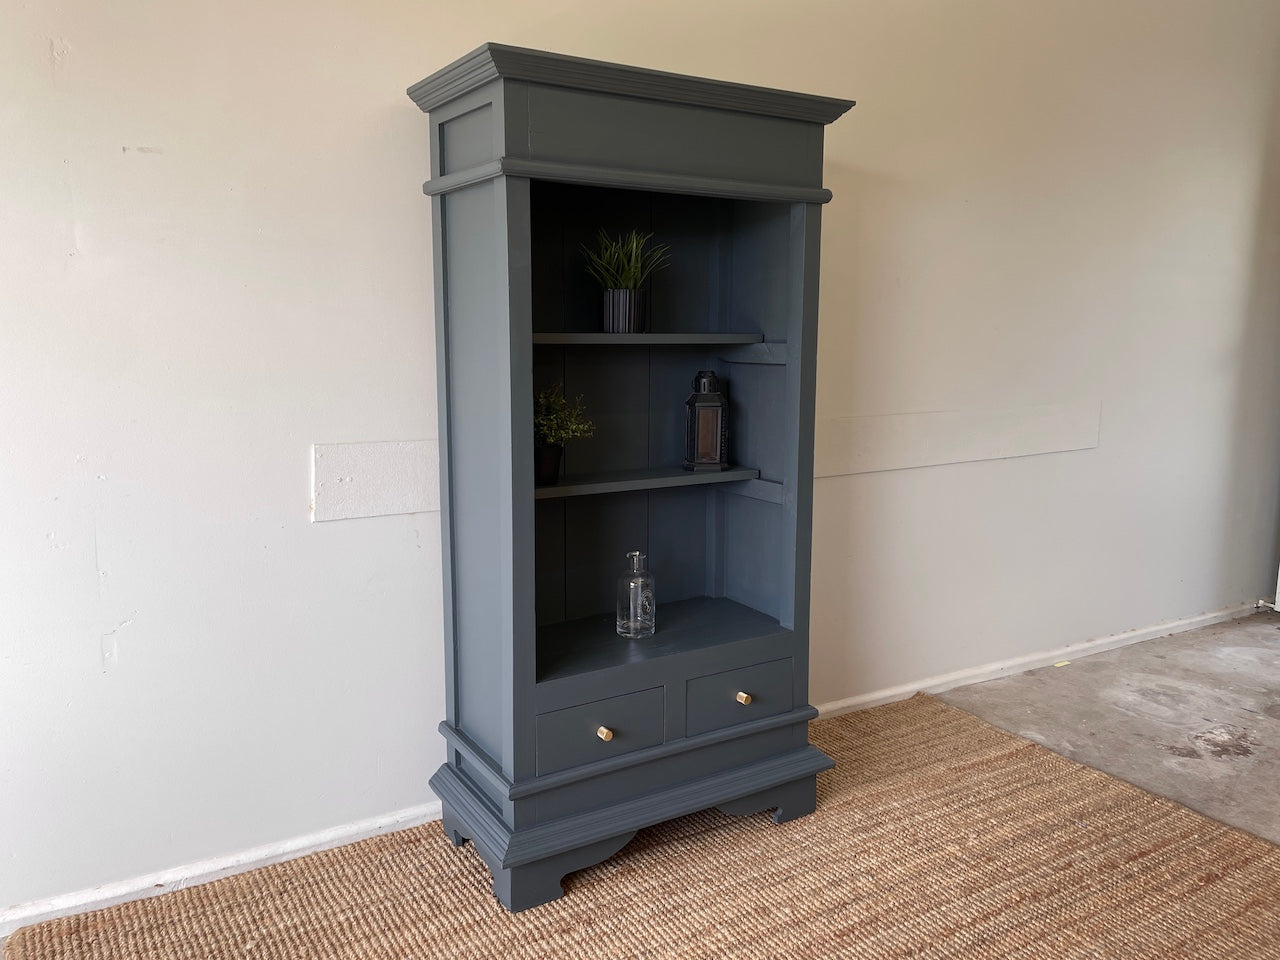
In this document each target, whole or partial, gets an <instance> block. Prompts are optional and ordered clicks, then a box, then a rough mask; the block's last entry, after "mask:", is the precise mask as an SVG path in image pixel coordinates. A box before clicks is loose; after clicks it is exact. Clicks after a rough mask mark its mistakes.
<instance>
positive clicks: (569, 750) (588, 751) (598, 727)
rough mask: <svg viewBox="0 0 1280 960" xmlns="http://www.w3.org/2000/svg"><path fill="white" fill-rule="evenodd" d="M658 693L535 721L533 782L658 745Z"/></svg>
mask: <svg viewBox="0 0 1280 960" xmlns="http://www.w3.org/2000/svg"><path fill="white" fill-rule="evenodd" d="M662 729H663V692H662V687H652V688H650V689H648V690H637V691H636V692H635V693H628V694H625V695H623V696H621V697H609V698H608V699H606V700H596V701H594V702H593V703H584V704H583V705H582V706H580V707H566V708H565V709H564V710H555V711H553V712H551V713H543V714H540V715H539V716H538V718H537V723H536V732H535V740H536V742H537V752H538V756H537V771H538V776H542V775H543V774H547V773H555V772H556V771H557V770H566V769H568V768H569V767H576V766H578V765H579V764H583V763H594V762H596V761H597V760H606V759H608V758H609V757H616V756H617V755H619V754H622V753H629V752H630V751H632V750H639V749H641V748H643V747H652V746H655V745H657V744H659V743H662V740H663V736H662Z"/></svg>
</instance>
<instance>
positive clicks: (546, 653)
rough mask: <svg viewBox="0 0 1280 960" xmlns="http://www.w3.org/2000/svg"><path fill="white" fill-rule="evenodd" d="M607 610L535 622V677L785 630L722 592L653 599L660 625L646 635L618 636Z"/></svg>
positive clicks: (570, 673)
mask: <svg viewBox="0 0 1280 960" xmlns="http://www.w3.org/2000/svg"><path fill="white" fill-rule="evenodd" d="M613 620H614V618H613V615H612V614H600V615H597V616H593V617H583V618H582V619H580V620H570V621H567V622H563V623H556V624H552V625H550V626H545V627H539V628H538V681H539V682H540V683H542V682H546V681H550V680H558V679H562V678H564V677H570V676H575V675H577V674H581V673H590V672H592V671H596V670H608V669H610V668H613V667H620V666H624V665H626V664H633V663H639V662H641V661H645V660H654V659H657V658H660V657H670V656H675V655H677V654H682V653H687V652H689V651H693V650H701V649H704V648H706V647H714V646H717V645H719V644H723V643H736V642H737V641H740V640H750V639H754V638H758V637H771V636H779V637H781V636H784V635H787V636H789V635H790V633H791V631H789V630H787V629H785V628H784V627H783V626H782V625H781V624H779V623H778V621H777V620H775V619H774V618H773V617H770V616H768V615H767V614H763V613H761V612H760V611H759V610H752V609H751V608H750V607H747V606H744V605H743V604H741V603H735V602H734V601H733V600H729V599H726V598H725V597H692V598H690V599H688V600H677V601H675V602H674V603H660V604H658V621H659V622H660V623H661V624H662V630H661V631H659V632H658V633H656V634H654V636H653V637H652V639H649V640H623V639H621V638H620V637H619V636H618V634H617V632H616V631H615V630H614V622H613Z"/></svg>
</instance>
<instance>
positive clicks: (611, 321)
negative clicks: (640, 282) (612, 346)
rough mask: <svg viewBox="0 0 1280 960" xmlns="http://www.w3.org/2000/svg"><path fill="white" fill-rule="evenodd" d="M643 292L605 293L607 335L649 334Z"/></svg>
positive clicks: (605, 327)
mask: <svg viewBox="0 0 1280 960" xmlns="http://www.w3.org/2000/svg"><path fill="white" fill-rule="evenodd" d="M644 293H645V292H644V291H643V290H606V291H605V292H604V332H605V333H647V332H648V330H649V317H648V311H647V310H645V306H646V304H645V295H644Z"/></svg>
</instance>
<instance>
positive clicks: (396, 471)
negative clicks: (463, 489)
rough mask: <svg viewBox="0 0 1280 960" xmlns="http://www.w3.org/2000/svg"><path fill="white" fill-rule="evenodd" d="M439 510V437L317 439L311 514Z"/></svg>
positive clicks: (342, 516)
mask: <svg viewBox="0 0 1280 960" xmlns="http://www.w3.org/2000/svg"><path fill="white" fill-rule="evenodd" d="M439 509H440V446H439V443H438V442H437V441H435V440H389V441H385V442H380V443H317V444H315V445H314V446H313V447H312V448H311V519H312V520H316V521H319V520H352V519H355V518H357V517H385V516H388V515H390V514H396V513H423V512H426V511H428V510H439Z"/></svg>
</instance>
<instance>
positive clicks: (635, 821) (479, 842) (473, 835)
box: [431, 746, 833, 911]
mask: <svg viewBox="0 0 1280 960" xmlns="http://www.w3.org/2000/svg"><path fill="white" fill-rule="evenodd" d="M831 766H833V762H832V760H831V759H830V758H829V757H828V756H827V755H826V754H824V753H823V752H822V751H820V750H818V749H817V748H816V747H812V746H807V747H803V748H801V749H799V750H793V751H790V752H788V753H785V754H782V755H779V756H774V757H769V758H768V759H765V760H762V761H758V762H756V763H751V764H747V765H745V766H739V767H733V768H731V769H729V770H725V771H722V772H719V773H715V774H712V775H710V776H706V777H702V778H700V779H698V780H694V781H690V782H684V783H681V784H678V785H676V786H673V787H669V788H667V789H664V790H659V791H656V792H653V793H648V794H644V795H642V796H638V797H636V798H634V799H630V800H627V801H625V802H622V803H613V804H609V805H606V806H603V807H600V808H597V809H594V810H590V811H586V812H584V813H578V814H574V815H572V816H567V817H562V818H560V819H555V820H550V821H548V822H545V823H539V824H536V825H533V826H529V827H524V828H521V829H512V828H511V827H510V826H508V825H507V823H506V822H504V821H503V820H502V818H501V817H499V816H498V814H497V813H496V812H495V811H494V809H493V807H492V806H491V804H490V802H488V801H487V800H485V799H483V798H482V797H481V796H480V795H479V794H478V793H477V792H476V790H475V788H474V787H473V786H472V785H471V784H470V783H469V782H468V780H467V779H466V778H465V777H464V776H461V775H460V774H459V773H458V771H457V770H455V769H454V768H453V767H451V766H450V765H449V764H445V765H444V766H442V767H441V768H440V769H439V770H438V771H436V774H435V776H433V777H432V778H431V787H432V789H434V790H435V792H436V793H437V794H438V795H439V797H440V800H441V803H442V808H443V824H442V826H443V827H444V832H445V836H447V837H448V838H449V840H450V841H451V842H452V843H453V844H454V845H455V846H461V845H462V844H463V843H465V842H466V841H467V840H471V841H472V842H473V843H474V845H475V848H476V852H477V853H478V854H479V855H480V857H481V859H483V860H484V862H485V863H486V864H487V865H488V867H489V871H490V873H492V874H493V893H494V896H495V897H497V898H498V900H499V901H501V902H502V904H503V905H504V906H505V907H506V908H507V909H508V910H512V911H517V910H525V909H528V908H529V907H536V906H538V905H539V904H542V903H546V902H548V901H550V900H555V899H556V898H558V897H560V896H561V895H562V893H563V891H562V889H561V887H560V881H561V880H562V879H563V878H564V877H565V876H566V875H567V874H570V873H573V872H574V871H575V870H582V869H584V868H586V867H589V866H592V865H593V864H597V863H600V862H601V861H603V860H607V859H608V858H609V857H611V856H613V855H614V854H615V853H617V852H618V851H619V850H621V849H622V848H623V847H624V846H626V844H627V842H628V841H630V840H631V838H632V837H633V836H635V834H636V831H637V830H639V829H640V828H642V827H647V826H651V825H653V824H655V823H661V822H662V821H664V820H670V819H672V818H674V817H679V816H683V815H685V814H688V813H694V812H695V811H698V810H704V809H707V808H708V807H719V808H720V809H721V810H723V811H725V812H726V813H732V814H746V813H755V812H757V811H759V810H767V809H770V808H774V810H775V812H774V815H773V819H774V820H775V821H776V822H778V823H782V822H784V821H787V820H794V819H796V818H797V817H801V816H804V815H805V814H807V813H812V812H813V809H814V804H815V798H816V793H817V776H816V775H817V773H818V772H819V771H821V770H826V769H829V768H830V767H831Z"/></svg>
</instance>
